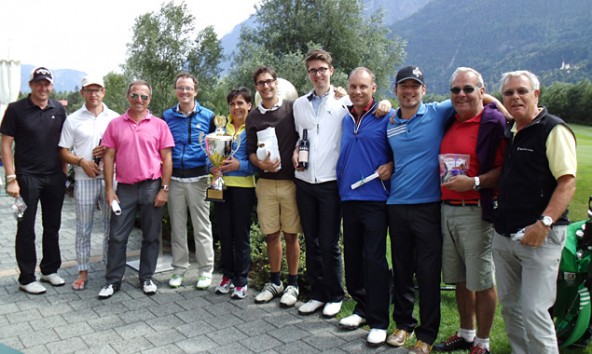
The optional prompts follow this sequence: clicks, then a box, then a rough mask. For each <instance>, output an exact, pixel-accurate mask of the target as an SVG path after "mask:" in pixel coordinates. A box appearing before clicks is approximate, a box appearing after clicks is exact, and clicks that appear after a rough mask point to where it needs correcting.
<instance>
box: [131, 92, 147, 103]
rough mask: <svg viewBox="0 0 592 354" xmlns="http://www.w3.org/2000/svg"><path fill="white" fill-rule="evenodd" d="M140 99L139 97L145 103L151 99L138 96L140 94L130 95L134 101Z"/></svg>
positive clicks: (145, 96)
mask: <svg viewBox="0 0 592 354" xmlns="http://www.w3.org/2000/svg"><path fill="white" fill-rule="evenodd" d="M138 97H139V98H140V99H141V100H142V101H144V102H146V101H148V99H149V98H150V96H147V95H140V94H138V93H130V94H129V98H131V99H132V100H137V99H138Z"/></svg>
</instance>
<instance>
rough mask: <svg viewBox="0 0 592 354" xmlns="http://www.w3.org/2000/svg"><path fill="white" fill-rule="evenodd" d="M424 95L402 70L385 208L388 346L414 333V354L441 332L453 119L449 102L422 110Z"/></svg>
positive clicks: (419, 76) (416, 74)
mask: <svg viewBox="0 0 592 354" xmlns="http://www.w3.org/2000/svg"><path fill="white" fill-rule="evenodd" d="M425 93H426V86H425V82H424V77H423V73H422V71H421V70H420V69H419V68H418V67H417V66H407V67H404V68H402V69H401V70H399V72H398V73H397V78H396V84H395V95H396V96H397V97H398V99H399V109H398V110H397V114H396V116H395V117H394V118H393V119H391V122H390V124H389V125H388V126H387V136H388V140H389V144H390V146H391V149H392V150H393V155H394V162H395V167H394V173H393V176H392V177H391V191H390V196H389V199H388V200H387V205H388V215H389V230H390V237H391V256H392V262H393V270H394V277H393V278H394V283H393V304H394V309H393V320H394V321H395V323H396V326H397V329H396V330H395V332H394V333H393V334H392V335H391V336H390V337H389V338H388V340H387V343H388V344H389V345H392V346H395V347H400V346H403V345H405V343H406V341H407V340H408V339H409V337H410V336H411V335H412V334H413V332H415V335H416V337H417V343H416V344H415V345H414V346H413V348H411V353H430V352H431V350H432V343H433V342H434V341H435V340H436V337H437V336H438V329H439V326H440V270H441V268H442V232H441V226H440V223H441V220H440V198H441V196H440V181H439V174H438V154H439V151H440V143H441V141H442V138H443V136H444V133H445V132H446V128H447V126H448V125H449V122H450V121H451V119H452V118H453V117H454V116H453V113H454V108H453V106H452V102H451V101H450V100H446V101H443V102H434V103H428V104H424V103H423V102H422V98H423V96H424V95H425ZM483 99H484V103H489V102H491V101H493V100H495V98H493V97H492V96H489V95H485V96H484V98H483ZM495 101H497V100H495ZM497 102H499V101H497ZM498 106H501V104H499V105H498ZM414 274H415V277H416V279H417V283H418V286H419V292H420V294H421V296H420V300H419V301H420V302H419V309H420V311H419V312H420V320H421V324H418V321H417V320H416V319H415V318H414V317H413V307H414V302H415V286H414V282H413V276H414Z"/></svg>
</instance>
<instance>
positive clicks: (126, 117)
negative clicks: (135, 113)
mask: <svg viewBox="0 0 592 354" xmlns="http://www.w3.org/2000/svg"><path fill="white" fill-rule="evenodd" d="M152 117H153V115H152V113H150V110H148V109H147V110H146V114H145V115H144V117H143V118H142V119H141V120H140V122H141V121H143V120H146V119H152ZM123 119H124V120H129V121H131V122H133V121H134V120H133V119H131V118H130V116H129V108H128V109H127V110H126V111H125V113H124V114H123Z"/></svg>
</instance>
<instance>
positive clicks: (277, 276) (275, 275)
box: [269, 272, 282, 286]
mask: <svg viewBox="0 0 592 354" xmlns="http://www.w3.org/2000/svg"><path fill="white" fill-rule="evenodd" d="M269 275H270V278H271V282H272V283H274V284H275V285H277V286H280V284H281V283H282V279H281V277H280V272H271V273H269Z"/></svg>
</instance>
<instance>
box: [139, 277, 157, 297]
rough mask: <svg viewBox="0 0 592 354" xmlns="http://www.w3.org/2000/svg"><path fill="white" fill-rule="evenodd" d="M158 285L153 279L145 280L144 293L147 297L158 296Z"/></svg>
mask: <svg viewBox="0 0 592 354" xmlns="http://www.w3.org/2000/svg"><path fill="white" fill-rule="evenodd" d="M156 289H158V288H157V287H156V284H154V282H153V281H152V279H148V280H144V284H142V291H143V292H144V294H146V295H154V294H156Z"/></svg>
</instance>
